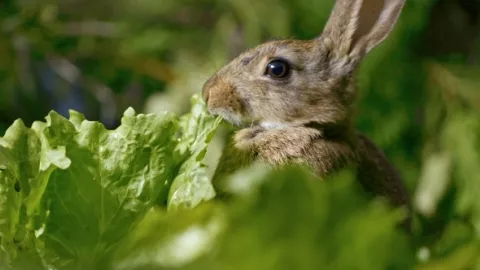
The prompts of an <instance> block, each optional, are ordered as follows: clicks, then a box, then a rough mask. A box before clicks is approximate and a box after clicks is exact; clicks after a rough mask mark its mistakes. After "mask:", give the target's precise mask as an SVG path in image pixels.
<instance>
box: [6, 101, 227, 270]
mask: <svg viewBox="0 0 480 270" xmlns="http://www.w3.org/2000/svg"><path fill="white" fill-rule="evenodd" d="M192 106H193V108H192V113H191V114H189V115H188V116H184V117H182V118H180V119H179V118H177V117H176V116H175V115H173V114H171V113H168V112H166V113H164V114H163V115H153V114H150V115H144V114H138V115H137V114H136V113H135V111H134V110H133V109H131V108H130V109H128V110H127V111H126V112H125V113H124V115H123V118H122V120H121V125H120V126H119V127H118V128H117V129H115V130H107V129H106V128H105V127H104V126H103V125H102V124H101V123H99V122H95V121H88V120H85V119H84V117H83V115H81V114H80V113H77V112H74V111H71V112H70V119H65V118H64V117H62V116H60V115H58V114H57V113H55V112H51V113H50V114H49V115H48V116H47V117H46V122H36V123H34V124H33V125H32V128H27V127H25V126H24V125H23V123H22V122H21V121H20V120H19V121H16V122H15V123H14V124H13V125H12V126H11V127H10V128H9V129H8V130H7V132H6V134H5V136H4V137H3V138H0V196H1V197H0V203H1V205H0V241H1V242H0V247H1V249H0V259H2V261H0V265H8V266H10V267H12V268H13V269H33V268H32V266H36V267H40V268H42V269H104V266H105V262H107V261H108V260H109V257H110V256H111V254H113V253H114V251H115V250H116V249H117V248H118V245H119V243H120V242H121V241H122V240H123V238H124V237H125V236H126V235H128V234H129V233H130V232H131V231H132V230H133V229H134V228H135V227H136V226H137V225H138V224H139V223H140V222H141V221H142V220H143V218H144V216H145V215H146V213H148V211H150V209H152V207H153V206H155V205H158V203H159V202H160V204H162V202H166V201H167V195H168V193H169V189H170V186H171V184H172V182H174V181H173V179H181V181H180V182H181V183H182V185H185V186H187V185H192V187H195V188H197V186H198V185H197V183H200V185H201V186H200V187H198V188H199V190H198V191H199V193H200V192H202V190H204V194H206V195H202V196H201V197H202V200H206V199H208V198H211V197H212V194H214V193H212V192H213V187H211V185H210V182H209V180H208V179H206V178H198V177H197V175H200V174H197V173H190V170H192V171H201V170H202V169H204V165H203V164H202V159H203V155H204V152H205V149H206V144H207V143H208V142H209V141H210V139H211V137H212V135H213V132H214V130H215V128H216V126H217V125H218V120H217V121H215V119H214V118H212V117H210V118H209V117H207V116H206V113H205V111H204V110H205V107H204V105H203V102H202V100H201V99H200V98H198V97H194V98H193V99H192ZM192 157H194V161H192V159H191V158H192ZM179 173H180V174H181V175H182V176H180V177H178V176H177V174H179ZM187 195H189V196H192V197H195V196H196V194H193V193H191V194H187ZM173 200H177V201H178V202H183V201H187V200H192V201H195V200H196V198H195V199H192V198H187V196H183V197H181V198H179V199H175V197H174V198H173ZM27 261H28V262H31V263H30V264H25V263H23V262H27Z"/></svg>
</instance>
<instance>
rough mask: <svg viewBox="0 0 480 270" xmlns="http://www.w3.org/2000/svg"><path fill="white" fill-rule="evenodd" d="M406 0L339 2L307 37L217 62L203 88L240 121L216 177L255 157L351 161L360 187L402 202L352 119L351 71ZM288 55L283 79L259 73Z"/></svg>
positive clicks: (396, 184)
mask: <svg viewBox="0 0 480 270" xmlns="http://www.w3.org/2000/svg"><path fill="white" fill-rule="evenodd" d="M403 4H404V0H337V1H336V3H335V6H334V8H333V10H332V14H331V16H330V19H329V21H328V22H327V25H326V26H325V29H324V32H323V34H322V35H320V36H319V37H318V38H316V39H313V40H306V41H302V40H279V41H270V42H267V43H264V44H261V45H259V46H257V47H256V48H253V49H251V50H248V51H246V52H244V53H242V54H241V55H240V56H238V57H237V58H236V59H234V60H233V61H232V62H230V63H228V64H227V65H225V66H224V67H222V68H221V69H220V70H219V71H217V73H216V74H215V75H214V76H213V77H212V78H210V79H209V80H208V81H207V82H206V83H205V86H204V88H203V97H204V99H205V101H206V103H207V106H208V109H209V111H210V112H211V113H212V114H217V115H221V116H222V117H223V118H224V119H226V120H228V121H230V122H231V123H233V124H235V125H237V126H240V127H242V129H241V130H239V131H238V132H237V133H236V134H235V135H234V136H233V138H232V141H231V147H226V150H225V153H224V155H223V157H222V160H221V162H220V164H219V166H218V168H217V173H216V176H215V179H214V184H215V183H216V181H217V180H218V179H219V178H220V177H221V176H222V175H224V174H225V173H229V172H232V171H233V170H235V169H236V168H238V167H242V166H246V165H248V164H250V163H252V162H253V161H255V160H261V161H265V162H267V163H269V164H271V165H274V166H275V165H280V164H285V163H292V162H293V163H303V164H307V165H309V166H311V167H312V168H313V169H314V170H315V172H316V173H317V174H318V175H320V176H325V175H327V174H329V173H331V172H334V171H336V170H338V169H340V168H344V167H347V166H350V165H351V166H354V167H355V168H356V169H357V177H358V179H359V181H360V182H361V183H362V185H363V186H364V187H365V189H366V190H368V191H370V192H372V193H374V194H377V195H385V196H387V197H388V198H389V199H390V201H391V202H392V204H394V205H396V206H398V205H405V204H408V196H407V193H406V190H405V188H404V186H403V183H402V180H401V178H400V176H399V175H398V173H397V172H396V170H395V169H394V168H393V167H392V166H391V165H390V163H389V162H388V161H387V159H386V157H385V156H384V154H383V153H382V151H381V150H379V149H378V148H377V147H376V146H375V145H374V144H373V143H372V142H371V141H369V140H368V139H367V138H366V137H365V136H363V135H361V134H359V133H357V132H356V131H355V130H354V128H353V125H352V109H351V105H352V102H353V101H354V98H355V76H354V73H355V70H356V67H357V66H358V63H359V62H360V60H361V59H362V58H363V56H364V55H365V54H366V53H367V52H368V51H370V50H371V49H372V48H373V47H375V46H376V45H377V44H379V43H380V42H381V41H382V40H383V39H385V37H386V36H387V35H388V33H389V32H390V31H391V30H392V28H393V25H394V24H395V21H396V20H397V17H398V15H399V13H400V11H401V9H402V7H403ZM276 58H282V59H285V60H287V61H288V62H289V63H290V64H291V68H292V72H291V74H290V76H288V77H287V78H285V79H274V78H271V77H269V76H266V75H265V68H266V66H267V64H268V62H269V61H271V60H272V59H276Z"/></svg>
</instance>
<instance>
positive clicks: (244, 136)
mask: <svg viewBox="0 0 480 270" xmlns="http://www.w3.org/2000/svg"><path fill="white" fill-rule="evenodd" d="M264 131H265V129H264V128H262V127H259V126H255V127H250V128H244V129H241V130H239V131H237V133H235V136H234V142H235V147H236V148H238V149H240V150H254V147H255V145H256V143H255V141H256V138H257V135H259V134H260V133H262V132H264Z"/></svg>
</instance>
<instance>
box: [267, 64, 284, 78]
mask: <svg viewBox="0 0 480 270" xmlns="http://www.w3.org/2000/svg"><path fill="white" fill-rule="evenodd" d="M289 73H290V65H289V64H288V63H287V62H286V61H284V60H273V61H271V62H270V63H268V65H267V70H266V74H267V75H269V76H271V77H274V78H285V77H287V76H288V74H289Z"/></svg>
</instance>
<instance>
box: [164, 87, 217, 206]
mask: <svg viewBox="0 0 480 270" xmlns="http://www.w3.org/2000/svg"><path fill="white" fill-rule="evenodd" d="M191 103H192V110H191V112H190V113H189V114H186V115H184V116H182V117H181V118H180V122H179V124H180V132H181V136H180V138H179V139H178V145H177V148H176V149H175V150H176V152H175V154H176V157H177V159H178V160H179V161H180V164H181V165H180V169H179V172H178V175H177V177H175V179H174V180H173V183H172V187H171V188H170V193H169V199H168V208H169V209H170V210H171V209H178V208H193V207H195V206H196V205H198V204H199V203H201V202H202V201H208V200H210V199H212V198H213V197H215V190H214V189H213V186H212V184H211V179H209V177H208V176H207V170H206V166H205V165H204V164H203V163H202V161H203V158H204V157H205V153H206V151H207V146H208V143H209V142H210V141H211V140H212V138H213V135H214V132H215V130H216V129H217V127H218V125H219V124H220V122H221V118H219V117H217V118H214V117H213V116H211V115H210V114H208V113H207V111H206V108H205V103H203V102H201V101H200V97H199V96H194V97H192V99H191Z"/></svg>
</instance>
